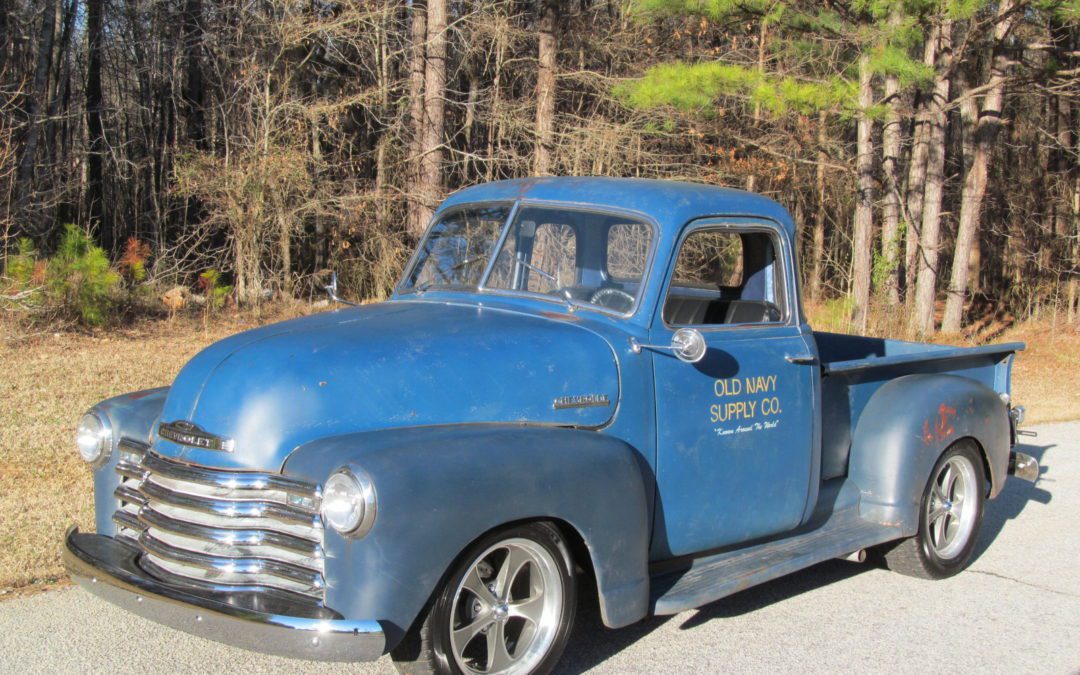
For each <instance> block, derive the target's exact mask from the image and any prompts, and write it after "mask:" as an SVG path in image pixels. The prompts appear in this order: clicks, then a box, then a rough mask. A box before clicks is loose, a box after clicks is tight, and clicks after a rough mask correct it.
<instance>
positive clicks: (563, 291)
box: [514, 258, 585, 312]
mask: <svg viewBox="0 0 1080 675" xmlns="http://www.w3.org/2000/svg"><path fill="white" fill-rule="evenodd" d="M514 261H515V262H516V263H517V264H518V265H521V266H523V267H527V268H529V269H530V270H532V271H533V272H536V273H537V274H539V275H540V276H542V277H544V278H545V279H547V280H548V281H550V282H551V283H553V284H555V292H556V293H558V294H559V295H561V296H562V297H563V300H564V301H565V302H566V308H567V309H568V310H570V311H571V312H572V311H574V308H575V307H585V304H584V303H582V302H579V301H578V299H577V298H575V297H574V296H572V295H570V289H568V288H563V285H562V282H561V281H559V277H557V276H555V275H554V274H552V273H551V272H548V271H546V270H542V269H540V268H539V267H537V266H536V265H533V264H532V263H528V262H525V260H524V259H522V258H515V259H514Z"/></svg>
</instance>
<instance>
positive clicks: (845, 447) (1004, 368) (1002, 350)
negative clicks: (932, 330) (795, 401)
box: [814, 332, 1024, 480]
mask: <svg viewBox="0 0 1080 675" xmlns="http://www.w3.org/2000/svg"><path fill="white" fill-rule="evenodd" d="M814 337H815V340H816V341H817V346H818V354H819V356H820V358H821V367H822V375H823V377H822V387H821V396H822V447H821V477H822V479H823V480H829V479H830V478H836V477H839V476H843V475H845V474H846V472H847V460H848V453H849V451H850V449H851V434H852V430H853V429H854V428H855V427H856V425H857V424H858V421H859V418H860V416H861V415H862V411H863V409H864V408H865V406H866V403H867V402H868V401H869V400H870V397H871V396H873V394H874V392H876V391H877V390H878V389H879V388H880V387H881V386H882V385H884V384H885V383H887V382H889V381H891V380H895V379H896V378H898V377H903V376H904V375H914V374H943V373H944V374H951V375H959V376H962V377H967V378H970V379H973V380H975V381H977V382H980V383H982V384H984V385H985V386H987V387H989V388H990V389H993V390H994V391H996V392H998V393H999V394H1007V393H1009V389H1010V371H1011V368H1012V358H1013V354H1014V353H1016V352H1018V351H1020V350H1022V349H1023V348H1024V343H1022V342H1011V343H1004V344H999V345H987V346H983V347H951V346H947V345H935V344H928V343H922V342H906V341H903V340H885V339H881V338H868V337H860V336H857V335H843V334H839V333H819V332H815V333H814Z"/></svg>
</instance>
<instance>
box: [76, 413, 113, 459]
mask: <svg viewBox="0 0 1080 675" xmlns="http://www.w3.org/2000/svg"><path fill="white" fill-rule="evenodd" d="M75 444H76V445H78V446H79V454H80V455H81V456H82V458H83V459H85V460H86V461H87V462H89V463H91V464H99V463H101V462H103V461H104V460H105V458H107V457H108V456H109V451H110V450H112V429H110V428H109V425H108V423H107V422H105V420H104V419H102V418H101V417H99V416H98V415H97V414H96V413H92V412H89V413H86V414H85V415H83V418H82V419H81V420H79V427H78V430H77V432H76V434H75Z"/></svg>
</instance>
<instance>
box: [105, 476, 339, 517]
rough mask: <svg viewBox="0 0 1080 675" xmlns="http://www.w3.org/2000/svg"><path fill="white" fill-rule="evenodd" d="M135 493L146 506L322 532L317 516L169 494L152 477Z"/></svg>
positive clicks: (250, 503)
mask: <svg viewBox="0 0 1080 675" xmlns="http://www.w3.org/2000/svg"><path fill="white" fill-rule="evenodd" d="M121 487H122V486H121ZM117 489H118V490H119V489H120V488H117ZM139 492H141V493H142V494H143V495H144V496H145V497H146V498H147V499H148V500H149V501H150V502H163V503H165V504H171V505H173V506H178V507H182V508H185V509H191V510H193V511H199V512H202V513H206V514H210V515H214V516H221V517H225V518H272V519H275V520H280V521H283V522H285V523H294V524H297V525H303V526H305V527H310V528H315V529H321V528H322V521H321V519H320V518H319V516H318V515H317V514H312V513H308V512H303V511H299V510H298V509H295V508H291V507H288V506H284V505H283V504H279V503H278V502H270V501H261V500H248V501H230V500H227V499H208V498H202V497H196V496H193V495H189V494H181V493H177V492H173V491H172V490H169V489H168V488H165V487H162V486H160V485H158V484H157V483H155V482H154V476H153V473H151V475H150V476H149V477H148V479H147V480H146V482H144V483H143V484H142V485H140V486H139Z"/></svg>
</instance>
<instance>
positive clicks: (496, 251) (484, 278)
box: [476, 199, 521, 293]
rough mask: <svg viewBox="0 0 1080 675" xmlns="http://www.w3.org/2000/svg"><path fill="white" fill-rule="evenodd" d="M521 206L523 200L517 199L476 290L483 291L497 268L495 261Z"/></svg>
mask: <svg viewBox="0 0 1080 675" xmlns="http://www.w3.org/2000/svg"><path fill="white" fill-rule="evenodd" d="M520 207H521V200H520V199H515V200H514V205H513V206H511V207H510V213H509V214H507V216H506V223H505V224H504V225H503V229H502V234H500V235H499V240H498V241H497V242H495V248H493V249H492V250H491V257H490V258H489V259H488V262H487V266H486V267H485V268H484V273H483V274H482V275H480V282H479V283H478V284H477V285H476V291H477V292H478V293H482V292H483V291H484V287H485V286H487V282H488V277H489V276H491V273H492V271H494V269H495V261H496V260H497V259H498V258H499V254H500V253H502V247H503V244H504V243H505V242H506V237H507V235H509V234H510V228H511V227H513V225H514V220H515V219H516V218H517V212H518V209H519V208H520Z"/></svg>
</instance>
